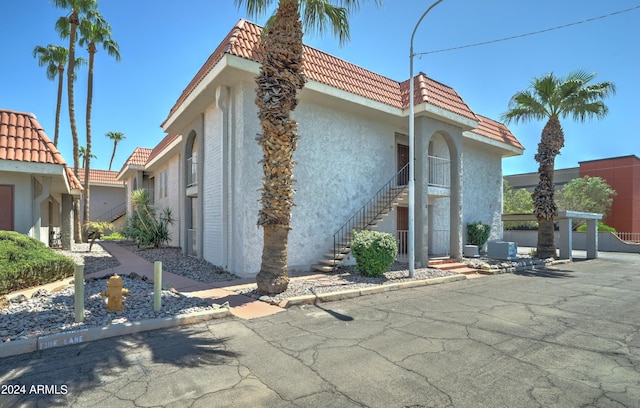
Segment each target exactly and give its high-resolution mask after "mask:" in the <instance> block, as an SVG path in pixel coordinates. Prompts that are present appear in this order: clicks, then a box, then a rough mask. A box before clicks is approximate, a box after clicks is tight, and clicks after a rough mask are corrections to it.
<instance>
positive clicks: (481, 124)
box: [472, 115, 524, 150]
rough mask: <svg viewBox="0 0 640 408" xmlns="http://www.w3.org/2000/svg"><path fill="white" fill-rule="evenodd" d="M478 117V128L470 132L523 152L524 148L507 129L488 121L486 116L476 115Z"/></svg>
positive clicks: (498, 123)
mask: <svg viewBox="0 0 640 408" xmlns="http://www.w3.org/2000/svg"><path fill="white" fill-rule="evenodd" d="M477 116H478V127H477V128H476V129H474V130H473V131H472V132H474V133H477V134H479V135H482V136H484V137H487V138H489V139H492V140H496V141H498V142H502V143H506V144H508V145H511V146H513V147H517V148H518V149H522V150H524V146H522V144H521V143H520V141H518V139H516V137H515V136H514V135H513V133H511V131H510V130H509V128H507V127H506V126H505V125H503V124H502V123H500V122H497V121H495V120H493V119H489V118H488V117H486V116H482V115H477Z"/></svg>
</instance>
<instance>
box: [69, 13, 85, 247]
mask: <svg viewBox="0 0 640 408" xmlns="http://www.w3.org/2000/svg"><path fill="white" fill-rule="evenodd" d="M69 23H70V24H71V30H70V32H69V68H67V99H68V101H67V102H68V104H69V124H70V125H71V137H72V139H73V172H74V174H75V175H76V177H78V179H79V171H78V170H79V165H80V154H79V149H78V128H77V125H76V111H75V106H74V103H73V102H74V96H73V73H74V72H75V70H74V65H75V61H76V34H77V29H78V24H79V18H78V13H77V12H76V11H74V12H72V13H71V15H70V16H69ZM73 221H74V222H73V223H74V231H73V236H74V240H75V242H82V222H81V220H80V200H78V199H76V200H74V201H73Z"/></svg>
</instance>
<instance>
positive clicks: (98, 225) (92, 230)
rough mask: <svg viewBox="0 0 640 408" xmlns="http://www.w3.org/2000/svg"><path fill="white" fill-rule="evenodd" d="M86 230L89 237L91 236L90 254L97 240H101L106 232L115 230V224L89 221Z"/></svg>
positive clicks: (85, 226)
mask: <svg viewBox="0 0 640 408" xmlns="http://www.w3.org/2000/svg"><path fill="white" fill-rule="evenodd" d="M84 228H85V230H86V231H87V235H90V236H91V243H90V244H89V252H91V248H92V247H93V243H94V242H96V239H98V238H100V236H101V235H102V234H104V233H105V232H106V231H109V230H113V228H114V227H113V224H112V223H110V222H108V221H89V222H87V223H85V224H84Z"/></svg>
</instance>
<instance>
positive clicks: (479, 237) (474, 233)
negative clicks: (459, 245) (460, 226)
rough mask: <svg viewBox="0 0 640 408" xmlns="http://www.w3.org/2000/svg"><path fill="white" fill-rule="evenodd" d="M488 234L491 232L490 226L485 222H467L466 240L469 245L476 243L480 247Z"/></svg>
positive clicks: (487, 237)
mask: <svg viewBox="0 0 640 408" xmlns="http://www.w3.org/2000/svg"><path fill="white" fill-rule="evenodd" d="M489 234H491V226H489V225H487V224H483V223H481V222H480V221H478V222H474V223H472V224H467V242H469V245H477V246H478V248H480V247H481V246H483V245H484V244H485V243H486V242H487V240H488V239H489Z"/></svg>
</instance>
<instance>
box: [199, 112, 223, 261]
mask: <svg viewBox="0 0 640 408" xmlns="http://www.w3.org/2000/svg"><path fill="white" fill-rule="evenodd" d="M204 134H205V137H204V138H203V140H204V146H202V150H203V151H202V153H203V154H204V156H201V157H204V158H205V159H204V160H205V166H204V175H203V178H202V180H201V182H202V183H203V195H204V199H203V201H202V210H203V213H204V214H203V215H204V220H205V223H204V231H203V243H202V245H203V246H202V250H203V257H204V259H206V260H207V261H209V262H211V263H213V264H214V265H225V259H224V256H225V254H224V253H223V241H224V239H226V238H225V237H223V234H222V231H223V214H222V209H223V201H222V200H223V197H222V190H223V183H224V182H225V181H224V180H223V151H222V138H223V134H222V112H221V110H220V109H219V108H218V107H217V106H215V105H211V106H209V108H208V109H207V110H206V111H205V115H204ZM199 182H200V181H199Z"/></svg>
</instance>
